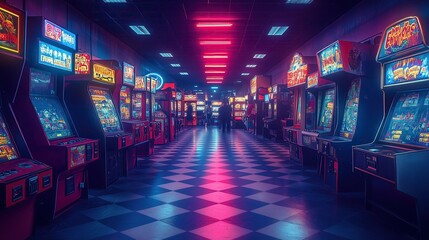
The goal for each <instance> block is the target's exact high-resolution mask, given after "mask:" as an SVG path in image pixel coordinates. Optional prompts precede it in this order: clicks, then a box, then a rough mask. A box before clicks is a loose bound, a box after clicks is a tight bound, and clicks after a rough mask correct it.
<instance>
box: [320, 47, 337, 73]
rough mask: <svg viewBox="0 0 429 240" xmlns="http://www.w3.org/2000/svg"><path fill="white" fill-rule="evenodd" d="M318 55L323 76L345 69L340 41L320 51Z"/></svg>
mask: <svg viewBox="0 0 429 240" xmlns="http://www.w3.org/2000/svg"><path fill="white" fill-rule="evenodd" d="M318 57H319V62H320V68H321V69H320V71H321V73H322V76H326V75H329V74H331V73H334V72H338V71H340V70H342V69H343V61H342V59H341V50H340V44H339V42H338V41H337V42H335V43H333V44H332V45H331V46H328V47H327V48H325V49H324V50H323V51H321V52H319V53H318Z"/></svg>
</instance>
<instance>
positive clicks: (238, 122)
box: [229, 97, 247, 129]
mask: <svg viewBox="0 0 429 240" xmlns="http://www.w3.org/2000/svg"><path fill="white" fill-rule="evenodd" d="M229 104H230V105H231V108H232V127H233V128H238V129H243V128H245V126H244V122H243V117H244V115H245V114H246V110H247V103H246V98H245V97H230V98H229Z"/></svg>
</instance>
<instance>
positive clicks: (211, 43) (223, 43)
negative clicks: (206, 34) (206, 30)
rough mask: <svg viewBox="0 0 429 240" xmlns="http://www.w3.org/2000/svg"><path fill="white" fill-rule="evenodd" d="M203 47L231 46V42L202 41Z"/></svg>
mask: <svg viewBox="0 0 429 240" xmlns="http://www.w3.org/2000/svg"><path fill="white" fill-rule="evenodd" d="M200 44H201V45H231V41H220V40H211V41H200Z"/></svg>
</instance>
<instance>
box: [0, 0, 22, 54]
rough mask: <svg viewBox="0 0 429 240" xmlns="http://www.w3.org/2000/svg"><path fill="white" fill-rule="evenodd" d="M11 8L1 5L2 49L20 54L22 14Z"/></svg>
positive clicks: (0, 35) (0, 41)
mask: <svg viewBox="0 0 429 240" xmlns="http://www.w3.org/2000/svg"><path fill="white" fill-rule="evenodd" d="M0 4H1V3H0ZM11 10H12V9H9V8H8V7H7V8H6V7H3V5H0V20H1V21H0V24H1V25H0V26H1V27H0V50H5V51H7V52H11V53H16V54H20V53H21V46H20V45H21V38H22V36H21V31H22V29H21V28H22V26H21V14H20V13H19V12H15V11H11Z"/></svg>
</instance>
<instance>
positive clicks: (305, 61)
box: [284, 53, 316, 166]
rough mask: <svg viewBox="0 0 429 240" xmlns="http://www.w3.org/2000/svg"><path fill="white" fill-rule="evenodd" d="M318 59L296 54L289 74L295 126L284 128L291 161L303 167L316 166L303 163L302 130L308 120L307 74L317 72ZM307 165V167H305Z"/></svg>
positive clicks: (313, 162) (288, 83)
mask: <svg viewBox="0 0 429 240" xmlns="http://www.w3.org/2000/svg"><path fill="white" fill-rule="evenodd" d="M315 60H316V59H315V58H314V57H303V56H302V55H301V54H299V53H295V54H294V55H293V57H292V61H291V64H290V68H289V71H288V74H287V87H288V89H289V91H290V92H292V94H293V100H292V101H293V107H292V109H294V113H293V125H292V126H291V127H286V128H284V132H285V140H286V142H289V150H290V159H291V160H292V161H295V162H297V163H299V164H300V165H301V166H315V165H316V161H315V160H316V159H314V161H307V162H303V161H301V159H302V158H303V156H302V155H303V151H302V147H303V143H302V130H303V129H304V121H305V118H306V112H305V106H306V104H307V103H306V100H307V99H306V96H304V94H305V85H306V82H307V74H308V72H309V71H314V70H316V64H315V63H316V61H315ZM304 163H305V165H304Z"/></svg>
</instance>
